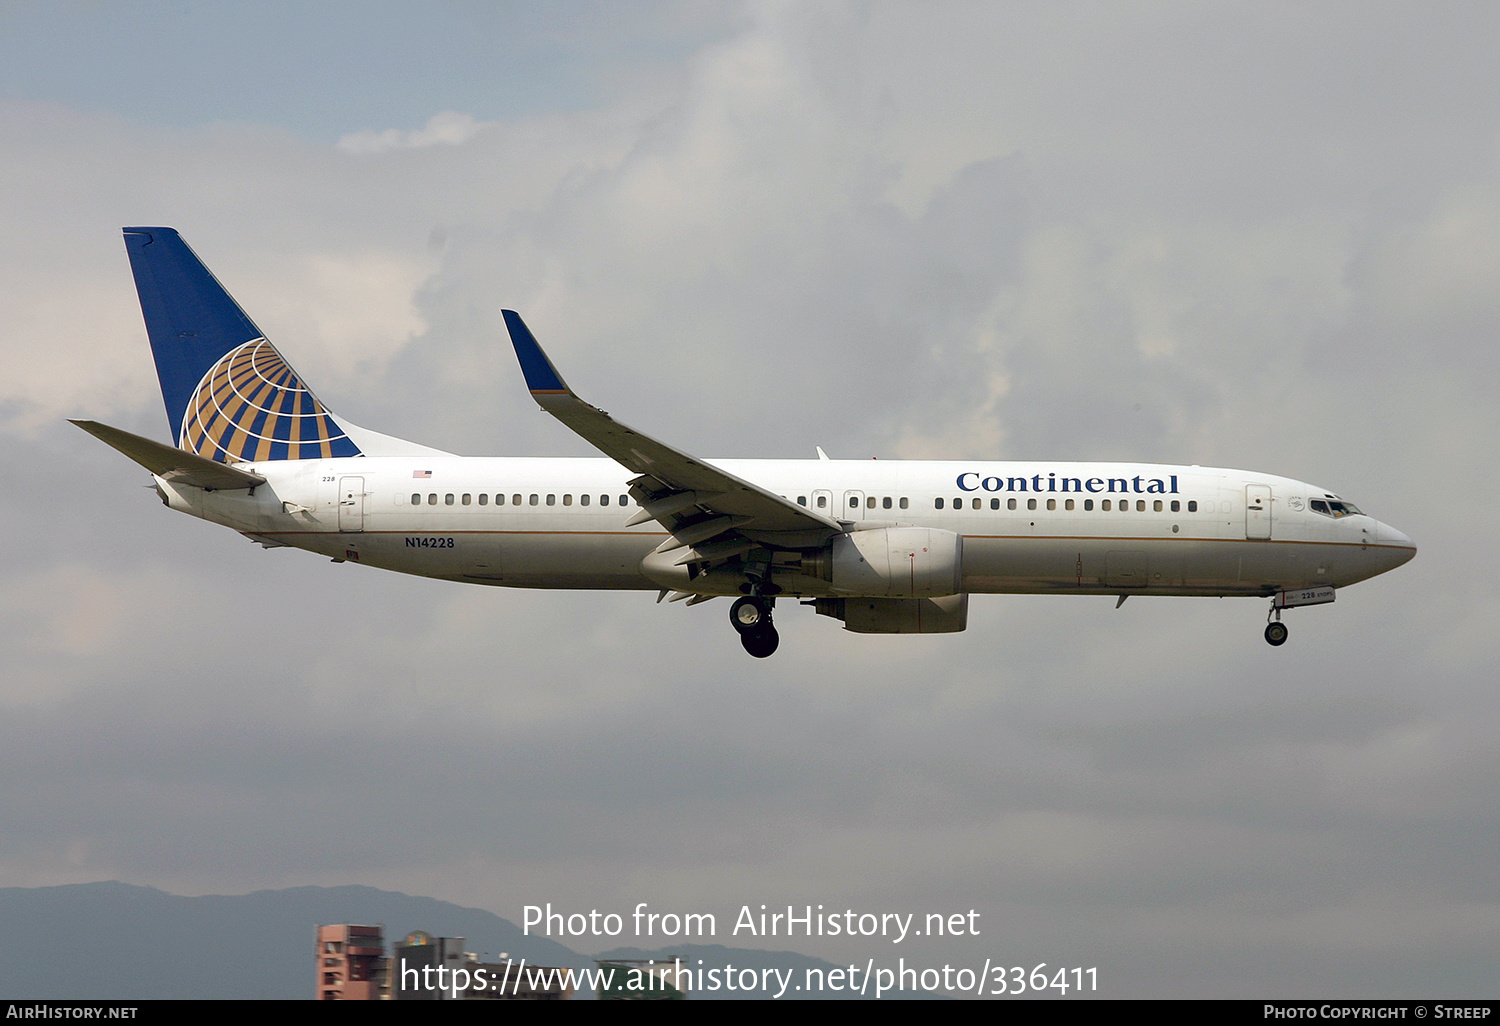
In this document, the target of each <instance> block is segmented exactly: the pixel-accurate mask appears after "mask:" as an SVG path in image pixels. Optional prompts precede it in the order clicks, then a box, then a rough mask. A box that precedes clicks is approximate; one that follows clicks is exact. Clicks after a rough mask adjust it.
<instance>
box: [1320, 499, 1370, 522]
mask: <svg viewBox="0 0 1500 1026" xmlns="http://www.w3.org/2000/svg"><path fill="white" fill-rule="evenodd" d="M1308 505H1309V506H1311V507H1312V511H1313V512H1314V513H1321V514H1323V515H1324V516H1325V517H1333V518H1334V519H1335V520H1337V519H1338V518H1339V517H1348V516H1353V515H1354V514H1356V513H1358V512H1359V508H1358V507H1357V506H1355V505H1354V503H1352V502H1341V501H1339V500H1338V499H1329V500H1327V501H1324V500H1323V499H1313V500H1312V501H1311V502H1309V503H1308Z"/></svg>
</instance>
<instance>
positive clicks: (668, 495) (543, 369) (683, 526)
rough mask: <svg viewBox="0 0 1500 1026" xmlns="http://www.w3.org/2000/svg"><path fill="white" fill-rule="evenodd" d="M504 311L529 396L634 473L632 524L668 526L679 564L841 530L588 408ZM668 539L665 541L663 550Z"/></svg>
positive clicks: (812, 541) (795, 545)
mask: <svg viewBox="0 0 1500 1026" xmlns="http://www.w3.org/2000/svg"><path fill="white" fill-rule="evenodd" d="M503 313H504V315H505V326H506V327H507V328H508V329H509V330H510V340H511V344H512V345H513V346H515V350H516V356H517V358H518V359H519V360H520V361H521V371H522V373H523V374H524V375H525V376H526V386H527V387H528V388H529V389H530V390H531V396H532V398H533V399H535V400H536V401H537V405H539V406H541V408H542V409H544V410H546V411H547V412H548V413H550V414H552V416H554V417H556V418H557V419H558V420H560V421H562V422H563V423H564V424H566V425H567V426H568V427H570V428H572V429H573V431H574V432H576V433H577V434H578V435H579V436H581V437H582V438H583V439H584V440H586V441H587V442H589V444H591V445H593V446H594V447H595V448H596V449H598V450H599V451H600V452H602V453H604V455H606V456H608V457H609V458H610V459H612V460H614V461H615V462H617V463H619V464H620V465H621V466H623V467H625V468H626V469H627V470H631V471H633V472H635V473H636V474H637V475H638V476H637V477H636V478H635V479H634V480H633V481H632V482H631V486H632V487H631V494H632V495H633V496H634V498H635V499H636V501H637V502H639V503H640V504H641V509H642V512H641V513H640V514H637V515H636V516H635V517H634V518H632V520H631V521H630V523H631V524H638V523H645V522H646V521H647V520H656V521H657V522H658V523H660V524H661V525H662V526H663V527H665V528H666V529H667V531H668V532H669V533H671V534H672V536H673V540H675V544H676V545H677V546H678V547H681V546H687V547H688V548H689V551H688V552H687V553H686V554H685V555H684V557H683V558H682V559H679V560H678V561H677V562H678V563H679V564H685V563H689V562H692V563H700V564H705V563H712V562H716V561H718V560H721V559H729V558H732V557H734V556H737V555H741V554H743V553H745V552H748V551H750V550H751V549H753V548H755V547H757V545H760V546H765V547H768V548H772V549H776V548H781V549H806V548H816V547H819V546H821V545H822V544H823V543H824V542H825V541H827V540H828V538H829V537H830V536H831V535H833V534H837V533H839V532H840V531H841V530H842V526H841V525H840V524H839V522H838V521H837V520H832V519H829V518H828V517H825V516H823V515H822V514H819V513H814V512H813V511H812V510H810V509H807V508H806V507H803V506H799V505H797V504H796V503H795V502H792V501H791V500H790V499H787V498H784V497H783V496H780V495H777V494H776V493H775V492H771V491H768V490H767V489H765V488H762V487H760V486H759V485H756V484H751V483H750V482H749V481H746V480H743V479H742V478H738V477H736V476H734V475H733V474H730V473H728V472H726V471H723V470H720V469H719V468H718V467H715V466H713V465H711V464H709V463H705V462H704V461H703V460H700V459H697V458H696V457H694V456H690V455H689V454H687V453H685V452H683V451H681V450H680V449H674V448H673V447H672V446H670V445H667V444H666V443H664V442H659V441H657V440H656V439H654V438H651V437H648V436H647V435H643V434H641V433H640V432H639V431H636V430H634V429H633V428H629V427H626V426H625V425H624V424H621V423H620V422H619V421H617V420H615V419H614V418H613V417H611V416H610V415H609V414H607V413H605V412H604V411H603V410H600V409H597V408H595V407H593V406H590V405H589V404H588V403H586V402H584V401H583V400H582V399H580V398H578V396H576V395H574V394H573V390H572V389H570V388H569V387H568V386H567V384H566V383H564V382H563V379H562V375H560V374H558V373H557V369H556V368H555V367H553V366H552V361H550V360H549V359H547V354H546V353H544V352H542V348H541V346H539V345H538V344H537V341H536V338H535V336H533V335H532V334H531V331H530V329H529V328H527V327H526V324H525V322H524V321H522V320H521V317H520V315H519V314H517V313H516V312H515V311H514V310H505V311H503ZM671 545H672V541H671V540H669V545H668V546H664V548H669V547H671Z"/></svg>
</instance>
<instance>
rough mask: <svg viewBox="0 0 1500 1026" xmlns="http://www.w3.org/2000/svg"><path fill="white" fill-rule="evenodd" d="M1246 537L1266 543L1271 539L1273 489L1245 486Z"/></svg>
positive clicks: (1264, 486)
mask: <svg viewBox="0 0 1500 1026" xmlns="http://www.w3.org/2000/svg"><path fill="white" fill-rule="evenodd" d="M1245 537H1246V538H1249V539H1252V540H1254V541H1264V540H1266V539H1268V538H1270V537H1271V488H1270V486H1269V485H1246V486H1245Z"/></svg>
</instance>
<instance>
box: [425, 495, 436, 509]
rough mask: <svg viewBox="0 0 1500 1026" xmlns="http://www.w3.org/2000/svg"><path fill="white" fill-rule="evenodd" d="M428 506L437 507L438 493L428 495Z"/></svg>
mask: <svg viewBox="0 0 1500 1026" xmlns="http://www.w3.org/2000/svg"><path fill="white" fill-rule="evenodd" d="M427 505H429V506H436V505H437V492H429V493H428V494H427Z"/></svg>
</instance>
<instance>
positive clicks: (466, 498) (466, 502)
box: [459, 492, 473, 506]
mask: <svg viewBox="0 0 1500 1026" xmlns="http://www.w3.org/2000/svg"><path fill="white" fill-rule="evenodd" d="M472 498H473V496H472V495H470V494H469V493H468V492H464V497H463V498H462V499H461V500H459V501H460V502H462V503H463V504H464V505H465V506H467V505H469V502H470V500H471V499H472Z"/></svg>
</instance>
